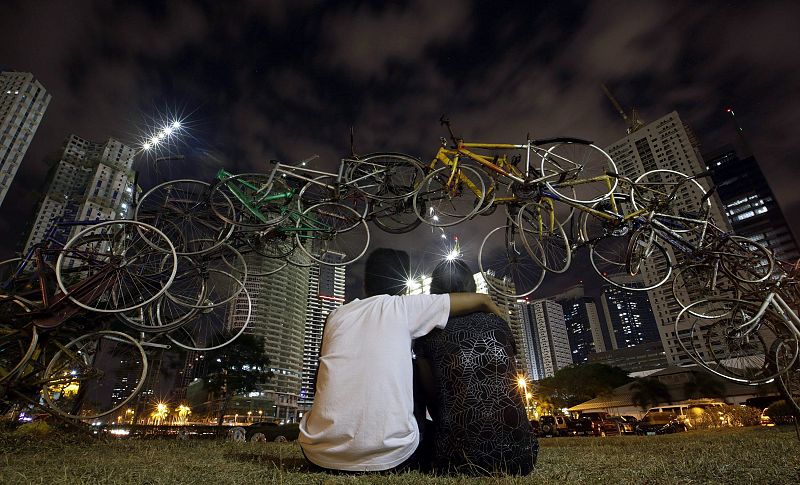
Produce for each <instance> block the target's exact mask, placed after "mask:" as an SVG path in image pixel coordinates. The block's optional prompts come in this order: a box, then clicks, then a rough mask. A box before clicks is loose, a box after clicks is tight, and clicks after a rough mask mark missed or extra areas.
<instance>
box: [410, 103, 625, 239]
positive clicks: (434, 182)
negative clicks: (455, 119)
mask: <svg viewBox="0 0 800 485" xmlns="http://www.w3.org/2000/svg"><path fill="white" fill-rule="evenodd" d="M440 122H441V124H442V125H444V126H446V127H447V129H448V131H449V133H450V139H451V141H452V145H449V144H448V142H447V140H446V139H444V138H442V139H441V146H440V147H439V149H438V151H437V153H436V155H435V156H434V158H433V159H432V161H431V162H430V164H429V165H428V170H429V173H428V175H427V176H426V177H425V179H423V181H422V183H421V188H420V190H419V191H417V192H416V194H415V195H414V197H413V199H412V200H413V206H414V211H415V213H416V214H417V217H419V218H420V219H421V220H422V221H423V222H425V223H427V224H429V225H431V226H435V227H448V226H453V225H455V224H458V223H460V222H463V221H464V220H467V219H469V218H471V217H474V216H475V215H477V214H486V213H489V212H491V211H493V208H494V207H495V206H496V205H497V204H504V205H507V206H508V205H514V204H516V205H518V206H519V205H522V204H524V203H525V202H528V201H530V200H531V199H530V198H528V197H526V194H530V193H534V192H536V190H537V187H538V186H544V187H546V188H547V189H548V190H549V191H551V192H552V193H554V194H558V198H559V199H563V200H568V201H572V202H575V203H578V204H586V203H594V202H598V201H600V200H603V199H606V198H608V197H609V196H610V194H612V193H613V192H614V190H615V188H616V183H617V181H616V179H615V178H613V177H609V176H608V175H606V174H607V172H616V166H615V165H614V162H613V160H612V159H611V157H609V156H608V154H606V153H605V152H604V151H603V150H602V149H600V148H599V147H597V146H595V145H594V144H592V143H591V142H590V141H587V140H582V139H578V138H567V137H560V138H549V139H540V140H528V141H527V142H526V143H524V144H507V143H472V142H465V141H464V140H463V138H460V137H456V136H455V135H454V134H453V131H452V128H451V126H450V121H449V120H447V119H446V118H444V117H442V118H441V119H440ZM498 150H502V151H511V152H514V151H516V152H520V153H518V154H517V155H515V156H513V157H510V158H509V156H508V155H507V154H505V153H503V154H500V153H497V151H498ZM478 151H489V152H492V154H489V155H486V154H481V153H478ZM523 154H524V156H525V166H524V169H521V168H519V167H518V165H519V163H521V161H522V155H523ZM534 156H535V157H538V158H539V159H540V163H539V169H538V170H537V169H536V168H535V167H533V166H532V164H533V158H532V157H534ZM465 161H466V162H473V163H475V164H476V165H475V166H470V165H467V164H466V163H464V162H465ZM438 164H442V165H443V166H442V167H440V168H436V167H437V165H438ZM484 177H490V178H491V180H490V183H489V184H488V187H487V184H486V182H485V181H484ZM498 185H502V186H503V187H505V190H506V191H507V192H509V194H508V195H503V196H500V197H498V196H497V191H498V189H497V186H498ZM576 191H580V193H576ZM569 216H571V212H570V214H569ZM567 218H568V217H564V218H562V220H561V221H560V222H561V223H562V224H563V223H564V222H565V221H566V219H567ZM510 219H511V220H512V221H513V220H514V218H513V217H510Z"/></svg>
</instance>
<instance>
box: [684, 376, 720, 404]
mask: <svg viewBox="0 0 800 485" xmlns="http://www.w3.org/2000/svg"><path fill="white" fill-rule="evenodd" d="M691 376H692V378H691V380H689V381H687V382H686V383H685V384H684V385H683V392H684V393H685V394H686V399H699V398H704V397H716V398H720V399H725V398H726V397H727V389H726V387H725V384H723V383H722V382H720V381H719V380H718V379H715V378H714V377H712V376H711V375H709V374H707V373H705V372H696V371H695V372H692V373H691Z"/></svg>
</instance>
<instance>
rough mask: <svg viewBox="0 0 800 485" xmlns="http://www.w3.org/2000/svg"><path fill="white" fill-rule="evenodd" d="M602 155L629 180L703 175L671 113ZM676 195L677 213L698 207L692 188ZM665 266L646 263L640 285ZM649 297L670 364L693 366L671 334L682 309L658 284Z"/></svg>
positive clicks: (694, 146) (718, 219)
mask: <svg viewBox="0 0 800 485" xmlns="http://www.w3.org/2000/svg"><path fill="white" fill-rule="evenodd" d="M606 152H608V154H609V155H610V156H611V158H612V159H613V160H614V162H615V163H616V165H617V170H618V171H619V172H620V173H621V174H622V175H625V176H626V177H629V178H631V179H635V178H637V177H638V176H640V175H642V174H644V173H645V172H648V171H651V170H657V169H662V170H663V169H666V170H674V171H677V172H681V173H683V174H686V175H696V174H700V173H702V172H705V171H706V165H705V163H704V162H703V159H702V157H701V156H700V152H699V143H698V141H697V138H696V136H695V135H694V133H693V132H692V130H691V129H690V128H689V127H688V126H687V125H686V124H685V123H684V122H683V121H682V120H681V118H680V116H678V113H676V112H674V111H673V112H671V113H669V114H667V115H666V116H662V117H661V118H659V119H657V120H655V121H653V122H651V123H648V124H646V125H642V126H640V127H637V128H636V129H635V130H631V131H630V133H629V134H628V135H627V136H625V137H624V138H622V139H620V140H618V141H616V142H614V143H612V144H611V145H609V146H608V147H606ZM698 183H699V184H700V185H701V186H702V187H703V188H704V189H705V190H706V191H708V190H710V187H711V181H710V180H708V179H706V178H701V179H699V180H698ZM677 195H678V197H677V198H676V199H675V201H674V207H675V209H677V210H686V211H690V212H691V211H696V210H697V209H698V208H699V207H701V206H702V201H701V198H702V195H701V193H700V191H699V190H690V187H689V186H688V185H687V186H686V187H684V188H681V190H680V191H679V192H678V194H677ZM711 201H712V204H711V213H710V218H711V219H712V220H713V221H714V223H715V224H716V225H717V226H719V227H720V228H722V229H723V230H729V229H730V224H729V223H728V220H727V217H725V215H724V214H723V212H722V211H721V210H720V203H719V196H718V195H717V194H713V195H712V199H711ZM664 248H665V249H666V251H667V252H668V253H669V256H670V259H671V260H672V261H679V257H678V256H679V255H676V254H675V252H674V251H673V250H672V248H671V247H670V246H669V244H664ZM665 264H666V263H665V262H660V263H655V264H654V263H653V262H652V261H650V262H645V264H643V265H642V271H641V276H642V278H643V281H645V282H655V280H656V278H655V277H654V275H655V274H656V273H658V272H662V271H664V266H665ZM657 265H658V266H657ZM659 266H660V267H659ZM620 269H623V268H620ZM647 293H648V296H649V299H650V303H651V305H652V308H653V314H654V316H655V319H656V322H657V324H658V330H659V334H660V337H661V341H662V343H663V345H664V350H665V351H666V356H667V359H668V361H669V363H670V364H672V365H681V364H689V363H692V360H691V358H690V357H689V356H688V355H686V353H685V352H683V349H682V348H681V347H680V344H679V343H678V336H676V335H675V326H674V323H675V319H676V317H677V315H678V312H679V311H680V310H681V307H680V304H679V303H678V302H677V301H676V300H675V298H674V296H673V294H672V290H671V286H670V285H669V284H665V285H661V286H660V287H657V288H655V289H653V290H650V291H648V292H647ZM678 331H679V332H680V333H681V335H682V336H683V335H686V334H688V332H689V328H680V329H679V330H678Z"/></svg>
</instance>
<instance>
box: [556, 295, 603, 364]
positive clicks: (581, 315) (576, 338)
mask: <svg viewBox="0 0 800 485" xmlns="http://www.w3.org/2000/svg"><path fill="white" fill-rule="evenodd" d="M548 299H550V300H555V301H556V302H557V303H559V304H560V305H561V308H562V309H563V311H564V323H565V324H566V326H567V336H568V337H569V346H570V349H571V350H572V362H573V363H575V364H583V363H586V362H588V361H589V354H591V353H594V352H605V351H606V342H605V340H606V339H605V336H604V335H603V325H602V323H601V320H600V315H599V314H598V312H597V304H596V303H595V301H594V299H593V298H591V297H588V296H586V295H585V293H584V291H583V285H576V286H574V287H572V288H569V289H568V290H566V291H564V292H563V293H560V294H558V295H554V296H551V297H549V298H548Z"/></svg>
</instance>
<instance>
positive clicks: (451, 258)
mask: <svg viewBox="0 0 800 485" xmlns="http://www.w3.org/2000/svg"><path fill="white" fill-rule="evenodd" d="M459 256H461V253H460V252H458V251H457V250H455V249H453V250H452V251H450V252H449V253H447V256H445V259H446V260H447V261H454V260H456V259H458V258H459Z"/></svg>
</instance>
